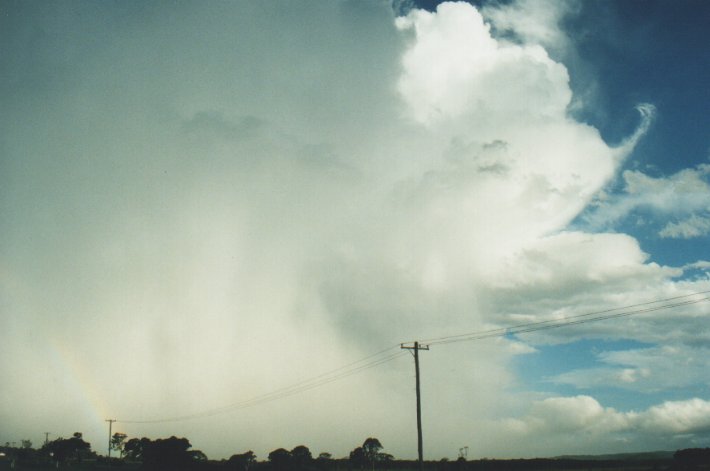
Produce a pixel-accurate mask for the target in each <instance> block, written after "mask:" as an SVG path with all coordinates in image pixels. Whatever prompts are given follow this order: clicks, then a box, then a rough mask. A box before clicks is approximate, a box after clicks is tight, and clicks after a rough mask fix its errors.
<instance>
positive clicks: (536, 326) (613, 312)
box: [115, 290, 710, 424]
mask: <svg viewBox="0 0 710 471" xmlns="http://www.w3.org/2000/svg"><path fill="white" fill-rule="evenodd" d="M708 293H710V290H708V291H700V292H696V293H691V294H687V295H682V296H674V297H670V298H665V299H660V300H656V301H649V302H645V303H639V304H632V305H627V306H622V307H618V308H613V309H606V310H603V311H595V312H589V313H585V314H578V315H575V316H569V317H565V318H561V319H550V320H545V321H539V322H530V323H525V324H518V325H515V326H512V327H504V328H498V329H491V330H485V331H475V332H468V333H463V334H457V335H450V336H446V337H438V338H433V339H428V340H427V339H425V340H422V341H421V343H423V344H427V345H443V344H448V343H456V342H469V341H476V340H483V339H488V338H494V337H504V336H506V335H511V334H522V333H529V332H537V331H540V330H547V329H556V328H560V327H567V326H571V325H578V324H586V323H590V322H598V321H602V320H607V319H614V318H619V317H628V316H632V315H636V314H642V313H647V312H653V311H659V310H663V309H671V308H675V307H680V306H687V305H692V304H698V303H701V302H705V301H708V300H710V298H708V297H707V296H705V297H701V298H697V299H689V298H693V297H697V296H702V295H706V294H708ZM664 303H665V304H664ZM405 343H407V342H405ZM402 345H403V344H396V345H393V346H391V347H388V348H386V349H383V350H380V351H378V352H376V353H373V354H372V355H368V356H366V357H364V358H361V359H360V360H357V361H354V362H352V363H348V364H346V365H343V366H341V367H339V368H336V369H334V370H331V371H328V372H326V373H323V374H320V375H318V376H314V377H311V378H308V379H305V380H303V381H300V382H297V383H294V384H291V385H289V386H285V387H283V388H279V389H276V390H274V391H271V392H269V393H265V394H261V395H258V396H255V397H252V398H250V399H247V400H244V401H240V402H236V403H232V404H229V405H226V406H222V407H218V408H214V409H210V410H206V411H202V412H196V413H193V414H186V415H181V416H175V417H170V418H162V419H153V420H115V422H119V423H124V424H158V423H168V422H180V421H185V420H193V419H199V418H205V417H211V416H215V415H219V414H223V413H228V412H233V411H237V410H241V409H245V408H247V407H253V406H257V405H260V404H264V403H267V402H272V401H276V400H279V399H284V398H286V397H289V396H292V395H295V394H299V393H302V392H305V391H308V390H311V389H315V388H318V387H321V386H325V385H326V384H329V383H332V382H334V381H339V380H341V379H344V378H347V377H349V376H352V375H355V374H358V373H360V372H362V371H365V370H368V369H370V368H375V367H377V366H380V365H382V364H384V363H388V362H390V361H393V360H395V359H397V358H399V357H400V356H402V355H406V352H403V351H402V350H401V349H400V348H401V346H402ZM395 349H397V351H396V352H393V350H395Z"/></svg>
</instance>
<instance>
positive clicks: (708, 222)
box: [658, 214, 710, 239]
mask: <svg viewBox="0 0 710 471" xmlns="http://www.w3.org/2000/svg"><path fill="white" fill-rule="evenodd" d="M708 234H710V218H708V217H704V216H697V215H695V214H693V215H692V216H690V217H689V218H688V219H685V220H683V221H680V222H669V223H668V224H667V225H666V227H664V228H663V229H662V230H661V231H660V232H659V233H658V235H660V236H661V237H663V238H668V239H692V238H693V237H701V236H705V235H708Z"/></svg>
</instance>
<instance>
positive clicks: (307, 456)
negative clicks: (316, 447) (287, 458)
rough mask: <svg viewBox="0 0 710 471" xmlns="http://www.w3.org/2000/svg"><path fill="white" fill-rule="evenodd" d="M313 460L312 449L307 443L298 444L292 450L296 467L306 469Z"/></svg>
mask: <svg viewBox="0 0 710 471" xmlns="http://www.w3.org/2000/svg"><path fill="white" fill-rule="evenodd" d="M312 461H313V456H312V455H311V450H309V449H308V447H307V446H305V445H298V446H297V447H295V448H294V449H293V450H291V463H292V465H293V467H294V468H295V469H304V468H306V467H307V466H308V465H309V464H311V462H312Z"/></svg>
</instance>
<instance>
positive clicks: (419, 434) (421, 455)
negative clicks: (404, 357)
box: [400, 342, 429, 471]
mask: <svg viewBox="0 0 710 471" xmlns="http://www.w3.org/2000/svg"><path fill="white" fill-rule="evenodd" d="M400 347H401V348H403V349H405V350H412V351H413V353H414V371H415V374H416V388H417V451H418V453H419V471H422V470H423V469H424V451H423V445H422V395H421V390H420V387H419V382H420V381H419V350H429V345H420V344H419V342H414V345H413V346H405V345H404V344H401V345H400Z"/></svg>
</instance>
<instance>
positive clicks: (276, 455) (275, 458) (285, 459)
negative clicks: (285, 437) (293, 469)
mask: <svg viewBox="0 0 710 471" xmlns="http://www.w3.org/2000/svg"><path fill="white" fill-rule="evenodd" d="M269 462H271V466H273V468H274V469H275V470H277V471H284V470H286V469H288V468H289V467H290V465H291V453H290V452H289V451H288V450H286V449H284V448H277V449H276V450H274V451H272V452H271V453H269Z"/></svg>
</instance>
